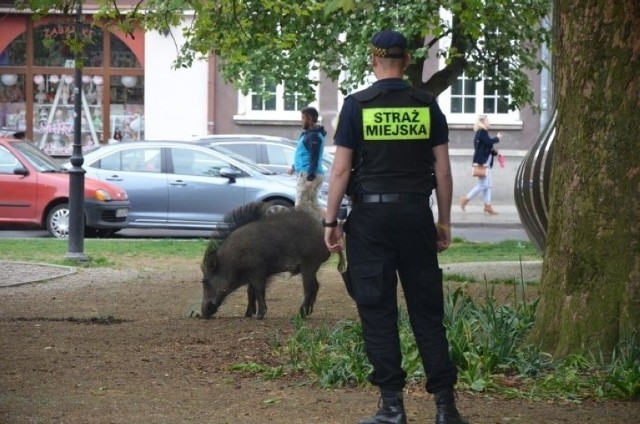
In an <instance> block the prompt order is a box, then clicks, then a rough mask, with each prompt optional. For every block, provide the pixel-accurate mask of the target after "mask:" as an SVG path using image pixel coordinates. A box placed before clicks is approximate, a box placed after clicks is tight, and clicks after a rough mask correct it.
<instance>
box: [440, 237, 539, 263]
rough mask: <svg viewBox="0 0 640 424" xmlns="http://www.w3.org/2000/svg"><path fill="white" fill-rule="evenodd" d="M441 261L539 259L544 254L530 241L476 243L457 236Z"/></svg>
mask: <svg viewBox="0 0 640 424" xmlns="http://www.w3.org/2000/svg"><path fill="white" fill-rule="evenodd" d="M439 260H440V262H441V263H443V264H446V263H460V262H493V261H519V260H523V261H538V260H542V256H540V254H539V253H538V251H537V250H536V249H535V247H534V246H533V244H532V243H531V242H528V241H517V240H506V241H501V242H498V243H487V242H482V243H476V242H468V241H464V240H462V239H459V238H456V239H454V240H453V243H451V246H450V247H449V248H448V249H447V250H445V251H444V252H442V253H441V254H440V255H439Z"/></svg>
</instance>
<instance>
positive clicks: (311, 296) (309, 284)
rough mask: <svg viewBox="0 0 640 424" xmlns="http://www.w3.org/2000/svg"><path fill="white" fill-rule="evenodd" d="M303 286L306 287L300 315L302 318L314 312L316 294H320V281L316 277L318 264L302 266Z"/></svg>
mask: <svg viewBox="0 0 640 424" xmlns="http://www.w3.org/2000/svg"><path fill="white" fill-rule="evenodd" d="M301 268H302V269H301V271H302V286H303V288H304V300H303V301H302V306H300V316H302V318H305V317H307V316H308V315H311V312H313V305H314V303H316V296H317V295H318V288H319V287H320V283H318V279H317V278H316V272H318V268H319V267H318V266H312V267H307V266H302V267H301Z"/></svg>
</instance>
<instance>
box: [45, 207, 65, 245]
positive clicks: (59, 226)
mask: <svg viewBox="0 0 640 424" xmlns="http://www.w3.org/2000/svg"><path fill="white" fill-rule="evenodd" d="M47 231H49V234H51V235H52V236H53V237H55V238H67V237H69V205H67V204H66V203H62V204H59V205H57V206H55V207H53V209H51V210H50V211H49V214H48V215H47Z"/></svg>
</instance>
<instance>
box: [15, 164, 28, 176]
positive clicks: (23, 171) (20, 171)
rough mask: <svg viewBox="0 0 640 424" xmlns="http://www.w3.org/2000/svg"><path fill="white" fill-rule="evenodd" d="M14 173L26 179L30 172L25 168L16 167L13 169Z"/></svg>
mask: <svg viewBox="0 0 640 424" xmlns="http://www.w3.org/2000/svg"><path fill="white" fill-rule="evenodd" d="M13 173H14V174H15V175H22V176H25V177H26V176H27V175H29V170H28V169H27V168H25V167H24V166H16V167H15V168H13Z"/></svg>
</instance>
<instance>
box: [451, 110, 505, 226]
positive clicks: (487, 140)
mask: <svg viewBox="0 0 640 424" xmlns="http://www.w3.org/2000/svg"><path fill="white" fill-rule="evenodd" d="M489 127H490V124H489V118H487V115H479V116H478V119H477V120H476V123H475V124H474V125H473V129H474V130H475V132H476V133H475V137H474V139H473V149H474V151H473V163H474V165H475V164H479V165H484V166H485V169H486V174H485V176H483V177H477V178H478V181H477V183H476V185H475V186H474V187H473V188H472V189H471V191H469V193H467V195H466V196H462V197H461V198H460V209H462V211H463V212H464V210H465V208H466V206H467V203H469V202H470V201H471V199H473V198H474V197H476V196H477V195H478V194H480V193H482V200H483V201H484V211H485V213H488V214H489V215H497V214H498V212H496V211H495V210H494V209H493V207H492V206H491V168H492V167H493V157H494V156H495V155H497V154H498V152H497V151H496V149H495V148H494V145H495V144H497V143H499V142H500V138H501V137H502V133H501V132H498V134H497V135H496V137H491V136H489Z"/></svg>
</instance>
